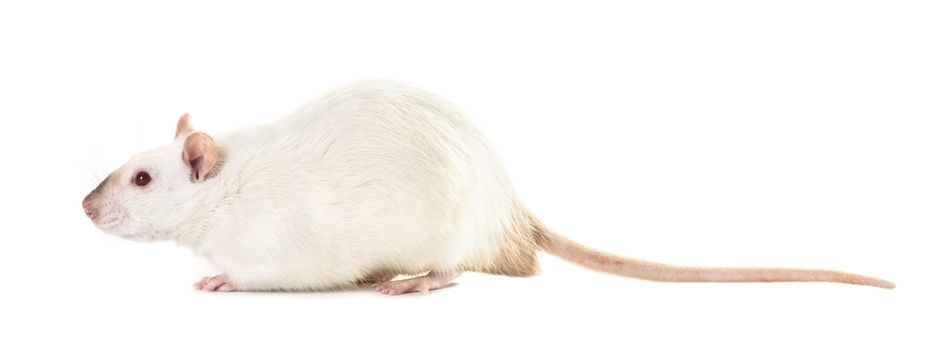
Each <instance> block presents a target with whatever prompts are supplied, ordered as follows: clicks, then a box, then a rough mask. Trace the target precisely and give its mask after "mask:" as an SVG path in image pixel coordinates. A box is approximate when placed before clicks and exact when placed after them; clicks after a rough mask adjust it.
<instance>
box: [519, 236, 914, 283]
mask: <svg viewBox="0 0 938 350" xmlns="http://www.w3.org/2000/svg"><path fill="white" fill-rule="evenodd" d="M538 226H539V227H538ZM536 231H538V232H537V233H538V236H539V237H538V243H539V245H540V246H541V247H542V248H544V250H545V251H547V252H548V253H550V254H553V255H555V256H557V257H560V258H562V259H564V260H567V261H570V262H572V263H575V264H578V265H581V266H584V267H587V268H590V269H593V270H596V271H600V272H605V273H610V274H613V275H619V276H625V277H632V278H638V279H643V280H652V281H661V282H835V283H850V284H859V285H865V286H874V287H880V288H887V289H893V288H895V287H896V285H895V284H894V283H892V282H889V281H885V280H881V279H878V278H873V277H867V276H861V275H855V274H852V273H846V272H840V271H831V270H809V269H775V268H720V267H690V266H675V265H666V264H661V263H656V262H651V261H644V260H638V259H631V258H626V257H621V256H617V255H613V254H609V253H605V252H601V251H598V250H595V249H591V248H588V247H586V246H584V245H582V244H579V243H577V242H574V241H571V240H569V239H567V238H565V237H563V236H560V235H558V234H556V233H554V232H551V231H550V230H548V229H546V228H544V227H543V225H540V224H539V223H538V224H537V225H536Z"/></svg>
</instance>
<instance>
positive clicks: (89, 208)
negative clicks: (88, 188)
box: [81, 195, 98, 220]
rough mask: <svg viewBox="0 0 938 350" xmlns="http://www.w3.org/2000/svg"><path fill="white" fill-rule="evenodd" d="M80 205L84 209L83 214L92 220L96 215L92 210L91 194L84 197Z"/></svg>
mask: <svg viewBox="0 0 938 350" xmlns="http://www.w3.org/2000/svg"><path fill="white" fill-rule="evenodd" d="M81 207H82V208H83V209H85V215H87V216H88V218H89V219H91V220H94V219H95V218H96V217H97V216H98V215H97V213H96V212H95V210H94V204H92V203H91V195H88V196H87V197H85V200H83V201H81Z"/></svg>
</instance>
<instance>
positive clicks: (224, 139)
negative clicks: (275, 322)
mask: <svg viewBox="0 0 938 350" xmlns="http://www.w3.org/2000/svg"><path fill="white" fill-rule="evenodd" d="M82 205H83V207H84V210H85V213H86V215H88V217H90V218H91V220H92V221H94V223H95V224H96V225H97V226H98V227H99V228H100V229H101V230H103V231H105V232H109V233H112V234H115V235H117V236H120V237H124V238H127V239H132V240H138V241H160V240H173V241H176V242H178V243H179V244H181V245H185V246H189V247H191V248H192V249H193V250H194V251H195V252H196V253H197V254H199V255H201V256H204V257H206V258H207V259H209V260H210V261H211V262H212V263H214V264H215V265H216V266H217V267H218V268H220V269H221V270H222V271H225V274H222V275H218V276H214V277H206V278H204V279H202V280H201V281H199V282H198V283H196V285H195V286H196V288H197V289H200V290H205V291H235V290H238V291H270V290H295V291H300V290H303V291H305V290H327V289H338V288H348V287H354V286H358V285H361V284H365V283H367V284H372V285H373V286H374V288H375V289H376V290H378V291H380V292H383V293H385V294H401V293H408V292H422V293H426V292H428V291H429V290H433V289H436V288H440V287H443V286H446V285H447V284H449V283H450V281H451V280H452V279H453V278H455V277H456V276H458V275H459V274H460V273H461V272H464V271H476V272H485V273H492V274H501V275H508V276H532V275H534V274H536V273H537V272H538V264H537V253H538V251H539V250H541V249H543V250H545V251H547V252H549V253H551V254H554V255H556V256H558V257H560V258H563V259H566V260H569V261H571V262H574V263H577V264H580V265H583V266H585V267H588V268H592V269H595V270H598V271H602V272H607V273H611V274H615V275H621V276H626V277H633V278H640V279H646V280H655V281H672V282H789V281H825V282H838V283H852V284H861V285H870V286H877V287H882V288H894V287H895V285H894V284H892V283H891V282H888V281H884V280H881V279H876V278H871V277H866V276H860V275H855V274H849V273H844V272H838V271H828V270H805V269H764V268H698V267H684V266H673V265H665V264H660V263H654V262H647V261H641V260H634V259H629V258H623V257H619V256H615V255H611V254H607V253H603V252H599V251H596V250H593V249H590V248H587V247H584V246H582V245H580V244H577V243H575V242H573V241H570V240H568V239H566V238H564V237H561V236H559V235H557V234H556V233H553V232H551V231H550V230H548V229H547V228H546V227H544V225H543V224H541V223H540V222H539V221H538V220H537V219H536V218H535V217H534V216H533V215H532V214H531V213H530V212H529V211H528V210H527V209H526V208H525V206H524V205H522V203H521V202H520V201H519V200H518V198H517V196H516V195H515V193H514V191H513V190H512V187H511V184H510V182H509V180H508V178H507V176H506V174H505V171H504V170H503V168H502V166H501V165H500V163H499V161H498V159H497V158H496V156H495V155H494V153H493V152H492V151H491V149H490V148H489V146H488V145H487V144H486V142H485V140H484V139H483V137H482V136H481V135H480V134H479V132H478V131H476V129H475V128H473V127H472V126H471V125H470V124H469V123H468V122H467V121H466V120H464V119H463V118H462V117H461V116H460V115H459V113H458V112H457V111H456V109H455V108H454V107H453V106H451V105H450V104H449V103H447V102H445V101H443V100H441V99H439V98H437V97H435V96H432V95H430V94H427V93H425V92H422V91H420V90H417V89H414V88H410V87H406V86H401V85H398V84H394V83H388V82H380V81H370V82H363V83H358V84H353V85H351V86H347V87H345V88H342V89H339V90H337V91H335V92H333V93H331V94H328V95H326V96H325V97H323V98H321V99H318V100H314V101H312V102H310V103H308V104H306V105H304V106H303V107H301V108H300V109H298V110H297V111H295V112H294V113H292V114H291V115H289V116H287V117H286V118H284V119H281V120H280V121H277V122H275V123H273V124H269V125H264V126H259V127H254V128H250V129H245V130H240V131H236V132H233V133H230V134H227V135H224V136H221V137H218V138H217V139H213V138H212V137H211V136H209V135H208V134H206V133H203V132H198V131H193V129H192V127H191V125H190V122H189V115H188V114H187V115H183V116H182V117H181V118H180V119H179V122H178V123H177V127H176V139H175V141H174V142H173V143H172V144H170V145H168V146H165V147H161V148H157V149H154V150H151V151H148V152H144V153H142V154H139V155H137V156H134V157H133V158H131V159H130V161H128V162H127V164H125V165H124V166H122V167H121V168H119V169H117V170H115V171H114V172H113V173H111V174H110V175H109V176H108V177H107V179H105V180H104V181H103V182H102V183H101V184H100V185H99V186H98V187H97V188H95V189H94V191H92V192H91V193H90V194H89V195H88V196H87V197H85V199H84V201H83V202H82ZM421 274H422V275H421ZM398 275H421V276H419V277H413V278H408V279H401V280H395V277H396V276H398Z"/></svg>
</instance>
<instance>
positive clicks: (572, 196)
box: [0, 1, 938, 349]
mask: <svg viewBox="0 0 938 350" xmlns="http://www.w3.org/2000/svg"><path fill="white" fill-rule="evenodd" d="M759 3H761V2H757V1H738V2H724V1H716V2H714V1H696V2H695V1H689V2H672V1H653V2H642V3H641V4H634V3H630V4H622V3H619V4H616V3H615V2H608V3H590V2H582V1H577V2H576V4H575V5H574V4H573V2H570V4H553V3H550V4H548V3H545V2H530V3H510V4H509V3H507V2H491V3H489V2H478V1H473V2H464V3H462V4H459V5H456V4H443V3H441V2H433V1H428V2H410V1H406V2H400V1H387V2H375V3H363V2H351V1H331V2H327V3H313V2H307V3H305V4H303V5H295V4H290V5H288V4H274V3H265V4H263V5H260V4H257V5H242V4H234V3H232V2H219V3H194V2H189V1H186V2H178V3H172V2H167V1H162V2H153V3H151V4H149V5H131V4H128V3H127V2H113V3H105V2H97V1H94V2H88V1H76V2H61V3H47V2H41V1H12V2H10V1H4V2H2V3H0V63H2V64H0V120H2V125H3V126H2V130H3V133H2V139H0V142H2V148H0V152H3V153H2V160H3V171H2V172H0V176H2V178H0V186H2V203H3V210H2V212H3V214H2V221H3V224H4V226H3V227H2V233H0V259H2V260H0V269H2V273H0V290H2V292H0V293H2V294H0V330H2V331H0V332H2V334H0V348H4V349H20V348H50V347H56V348H78V347H93V348H115V349H133V348H154V349H177V348H197V347H198V348H223V349H224V348H242V347H243V348H247V347H255V348H264V349H278V348H316V349H333V348H342V347H354V348H364V347H370V348H409V349H415V348H416V349H421V348H430V347H436V348H451V347H455V348H506V347H509V346H510V347H512V348H529V347H541V348H545V347H552V348H553V347H563V348H576V349H585V348H597V347H599V348H635V349H647V348H663V349H678V348H721V349H751V348H760V349H766V348H768V349H791V348H798V349H802V348H818V349H821V348H840V349H846V348H854V349H873V348H877V349H916V348H918V349H926V348H928V349H935V348H936V346H938V342H936V340H935V328H936V320H935V315H936V314H938V307H936V302H935V297H936V295H938V288H936V283H935V267H936V266H938V261H936V258H935V245H934V244H933V243H930V242H929V240H930V239H931V238H932V236H934V235H935V234H936V230H938V223H936V220H935V218H936V215H935V213H936V211H938V187H936V180H938V167H936V159H935V158H936V157H935V156H936V150H938V137H936V132H938V123H936V117H938V113H936V112H938V104H936V96H938V95H936V93H938V84H936V82H938V70H936V62H938V53H936V43H938V40H936V39H938V35H936V34H938V26H936V21H935V18H938V12H936V10H935V7H934V5H933V3H930V2H928V1H922V2H905V1H881V2H874V1H784V2H773V4H762V5H760V4H759ZM371 77H373V78H384V79H393V80H400V81H403V82H406V83H410V84H413V85H417V86H420V87H423V88H426V89H428V90H431V91H433V92H435V93H437V94H439V95H442V96H444V97H446V98H447V99H449V100H451V101H453V102H454V103H455V104H457V105H459V106H461V108H462V109H463V110H464V111H465V112H466V114H467V115H468V116H469V117H470V118H471V119H473V120H474V121H475V123H476V125H477V126H478V127H479V128H480V129H481V130H482V131H483V133H484V134H486V135H487V136H488V137H489V139H490V140H491V142H492V144H493V145H494V146H495V148H496V150H497V152H498V153H499V154H500V156H501V157H502V159H503V161H504V163H505V165H506V167H507V168H508V170H509V172H510V173H511V175H512V178H513V181H514V183H515V185H516V187H517V190H518V192H519V194H520V196H521V197H522V198H523V199H524V200H525V202H526V203H527V205H528V206H529V207H531V208H532V209H533V210H534V212H536V213H537V214H538V215H539V216H540V218H541V219H542V220H543V221H544V222H545V223H547V224H548V225H549V226H551V227H552V228H554V229H555V230H556V231H559V232H562V233H564V234H565V235H567V236H569V237H571V238H573V239H576V240H579V241H581V242H583V243H586V244H588V245H591V246H595V247H600V248H603V249H605V250H609V251H614V252H617V253H621V254H623V255H628V256H633V257H639V258H647V259H655V260H660V261H665V262H671V263H681V264H702V265H745V266H753V265H755V266H762V265H768V266H793V267H823V268H834V269H843V270H849V271H852V272H858V273H864V274H869V275H873V276H878V277H883V278H887V279H890V280H892V281H894V282H896V283H897V284H898V288H897V289H895V290H892V291H888V290H881V289H876V288H869V287H857V286H847V285H834V284H767V285H738V284H737V285H733V284H718V285H700V284H662V283H652V282H644V281H636V280H629V279H623V278H618V277H613V276H607V275H601V274H597V273H594V272H590V271H587V270H584V269H581V268H579V267H576V266H573V265H569V264H567V263H565V262H562V261H559V260H557V259H555V258H553V257H550V256H547V255H543V259H542V268H543V273H542V274H541V275H540V276H537V277H534V278H525V279H520V278H506V277H496V276H487V275H479V274H469V275H465V276H463V277H461V278H459V279H458V281H457V282H458V285H457V286H455V287H453V288H448V289H444V290H440V291H437V292H434V293H432V294H431V295H429V296H420V295H409V296H401V297H388V296H384V295H379V294H376V293H374V292H371V291H350V292H337V293H298V294H244V293H240V294H239V293H235V294H212V293H200V292H195V291H193V290H191V287H190V285H191V283H192V282H195V281H196V280H197V279H198V278H199V277H201V276H202V275H204V274H209V273H213V272H215V271H213V270H212V268H211V266H208V265H207V264H205V263H204V262H201V261H199V260H197V259H196V258H194V257H193V256H192V254H191V253H190V252H188V251H186V250H185V249H183V248H179V247H176V246H173V245H172V244H168V243H166V244H140V243H133V242H126V241H122V240H120V239H118V238H115V237H111V236H107V235H105V234H103V233H101V232H99V231H98V230H96V229H95V228H94V227H93V225H92V224H91V223H90V222H88V220H87V219H86V218H85V217H84V214H83V213H82V211H81V209H80V206H79V202H80V201H81V199H82V197H83V196H84V195H85V194H86V193H87V192H88V191H90V190H91V189H92V188H93V187H94V186H95V185H96V184H97V182H98V181H99V180H100V179H102V178H103V177H104V176H106V174H107V173H108V172H109V171H110V170H111V169H113V168H115V167H117V166H119V165H120V164H122V163H123V161H124V160H126V159H127V158H129V157H130V156H131V155H132V154H134V153H136V152H139V151H141V150H144V149H148V148H151V147H156V146H159V145H162V144H165V143H168V142H169V141H171V138H172V133H173V130H174V127H175V121H176V118H177V117H178V116H179V115H181V114H182V113H184V112H189V113H192V115H193V118H194V123H195V126H196V127H197V128H198V129H201V130H205V131H208V132H210V133H212V132H222V131H226V130H231V129H235V128H240V127H246V126H250V125H252V124H257V123H262V122H268V121H271V120H274V119H276V118H279V117H281V116H283V115H285V114H286V113H288V112H290V111H291V110H292V109H294V108H296V107H297V106H299V105H300V104H302V103H303V102H305V101H306V100H308V99H310V98H313V97H316V96H318V95H320V94H322V93H324V92H325V91H327V90H328V89H330V88H333V87H335V86H338V85H342V84H345V83H348V82H351V81H355V80H358V79H362V78H371Z"/></svg>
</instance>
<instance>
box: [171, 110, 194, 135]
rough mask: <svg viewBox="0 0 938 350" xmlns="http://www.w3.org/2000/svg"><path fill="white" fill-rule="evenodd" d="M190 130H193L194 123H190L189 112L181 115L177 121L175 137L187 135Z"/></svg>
mask: <svg viewBox="0 0 938 350" xmlns="http://www.w3.org/2000/svg"><path fill="white" fill-rule="evenodd" d="M190 131H192V124H189V113H186V114H183V115H182V116H181V117H179V121H178V122H176V137H175V139H178V138H179V136H180V135H185V134H187V133H189V132H190Z"/></svg>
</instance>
